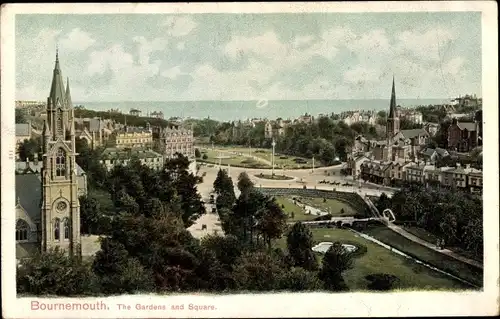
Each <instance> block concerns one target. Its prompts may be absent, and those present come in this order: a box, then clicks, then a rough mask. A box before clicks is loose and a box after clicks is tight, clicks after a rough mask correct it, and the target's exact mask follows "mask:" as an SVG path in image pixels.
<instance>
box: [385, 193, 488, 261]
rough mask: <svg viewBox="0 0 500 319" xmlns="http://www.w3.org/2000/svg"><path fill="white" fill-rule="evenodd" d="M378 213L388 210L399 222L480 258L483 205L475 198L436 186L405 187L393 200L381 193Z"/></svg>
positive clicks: (479, 199)
mask: <svg viewBox="0 0 500 319" xmlns="http://www.w3.org/2000/svg"><path fill="white" fill-rule="evenodd" d="M377 207H378V209H379V210H380V211H382V210H384V209H386V208H390V209H391V210H392V211H393V212H394V214H395V216H396V219H397V220H398V221H401V222H411V223H414V224H416V225H417V226H418V227H421V228H424V229H425V230H427V231H428V232H430V233H432V234H433V235H435V236H436V237H438V238H441V239H443V240H444V242H445V245H446V246H448V247H459V248H461V249H464V250H466V251H468V252H470V253H471V254H473V255H475V256H476V257H477V258H478V259H481V258H482V256H483V226H482V225H483V202H482V199H481V198H480V197H478V196H476V195H472V194H468V193H465V192H459V191H454V190H449V189H445V188H439V187H429V188H424V187H422V186H419V185H411V184H410V185H405V186H403V187H402V188H401V189H400V190H398V191H396V192H395V193H394V195H393V196H392V198H388V197H387V196H386V195H385V194H382V196H381V197H380V199H379V200H378V201H377Z"/></svg>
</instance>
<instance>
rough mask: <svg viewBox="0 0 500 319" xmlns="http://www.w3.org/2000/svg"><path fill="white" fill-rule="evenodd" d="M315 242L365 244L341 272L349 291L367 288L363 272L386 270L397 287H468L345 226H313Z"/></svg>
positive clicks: (283, 240)
mask: <svg viewBox="0 0 500 319" xmlns="http://www.w3.org/2000/svg"><path fill="white" fill-rule="evenodd" d="M311 231H312V234H313V239H314V242H315V244H317V243H320V242H324V241H331V242H335V241H340V242H348V243H351V244H359V245H360V246H365V247H366V249H367V250H366V253H365V254H363V255H362V256H359V257H357V258H355V259H354V265H353V268H351V269H349V270H347V271H346V272H345V273H344V279H345V281H346V283H347V285H348V286H349V288H350V289H351V290H353V291H359V290H367V285H368V283H369V282H368V281H367V280H366V279H365V277H366V276H367V275H370V274H374V273H386V274H392V275H394V276H397V277H398V278H399V280H400V283H399V287H398V288H399V289H426V290H443V289H444V290H456V289H470V288H469V287H467V286H465V285H464V284H462V283H461V282H459V281H456V280H454V279H452V278H449V277H446V276H445V275H442V274H440V273H438V272H436V271H433V270H431V269H428V268H426V267H424V266H422V265H419V264H417V263H415V262H414V261H412V260H410V259H407V258H405V257H403V256H400V255H398V254H396V253H393V252H391V251H389V250H388V249H386V248H384V247H382V246H379V245H377V244H375V243H373V242H371V241H368V240H366V239H364V238H362V237H359V236H357V235H356V234H355V233H354V232H352V231H350V230H347V229H338V228H313V229H311ZM276 246H277V247H280V248H284V249H286V236H284V237H282V238H280V239H279V240H277V241H276Z"/></svg>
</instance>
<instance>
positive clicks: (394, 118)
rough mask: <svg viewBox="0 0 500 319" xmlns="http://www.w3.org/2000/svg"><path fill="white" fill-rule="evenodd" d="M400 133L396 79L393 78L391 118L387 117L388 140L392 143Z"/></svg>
mask: <svg viewBox="0 0 500 319" xmlns="http://www.w3.org/2000/svg"><path fill="white" fill-rule="evenodd" d="M398 132H399V116H398V113H397V110H396V87H395V85H394V77H392V93H391V104H390V109H389V116H388V117H387V140H388V141H392V139H393V137H394V136H395V135H396V134H397V133H398Z"/></svg>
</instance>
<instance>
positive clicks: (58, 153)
mask: <svg viewBox="0 0 500 319" xmlns="http://www.w3.org/2000/svg"><path fill="white" fill-rule="evenodd" d="M42 135H43V153H44V154H43V167H42V238H41V240H42V247H41V248H42V251H46V250H48V249H50V248H54V247H60V248H61V249H63V250H65V251H66V252H68V253H69V254H72V255H78V256H80V255H81V246H80V203H79V200H78V186H77V175H76V155H77V154H76V149H75V122H74V110H73V104H72V101H71V93H70V90H69V80H67V83H66V88H64V82H63V77H62V73H61V68H60V66H59V55H58V53H57V52H56V62H55V66H54V72H53V76H52V85H51V88H50V95H49V97H48V98H47V120H46V121H45V123H44V127H43V133H42Z"/></svg>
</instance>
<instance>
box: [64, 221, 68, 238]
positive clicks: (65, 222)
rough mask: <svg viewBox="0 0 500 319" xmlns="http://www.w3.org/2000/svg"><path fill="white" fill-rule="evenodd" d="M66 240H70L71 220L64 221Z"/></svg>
mask: <svg viewBox="0 0 500 319" xmlns="http://www.w3.org/2000/svg"><path fill="white" fill-rule="evenodd" d="M64 239H69V219H67V218H66V219H65V220H64Z"/></svg>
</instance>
